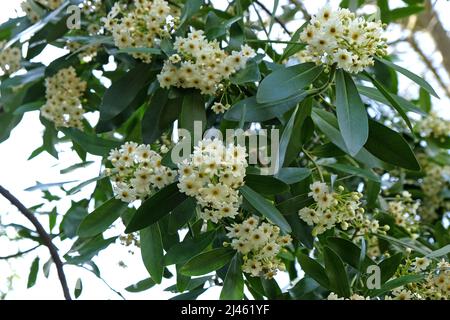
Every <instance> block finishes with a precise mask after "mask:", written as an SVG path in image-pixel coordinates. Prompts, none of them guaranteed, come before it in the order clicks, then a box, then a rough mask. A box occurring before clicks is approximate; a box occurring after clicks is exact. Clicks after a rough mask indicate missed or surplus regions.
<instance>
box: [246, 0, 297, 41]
mask: <svg viewBox="0 0 450 320" xmlns="http://www.w3.org/2000/svg"><path fill="white" fill-rule="evenodd" d="M255 3H256V4H257V5H258V6H259V7H260V8H261V9H263V10H264V11H265V12H266V13H267V14H268V15H269V16H272V12H271V11H270V10H269V9H267V7H266V6H265V5H264V4H263V3H261V2H260V1H258V0H255ZM273 18H274V20H275V22H276V23H278V24H279V25H280V26H281V28H283V30H284V32H286V33H287V34H288V35H291V32H290V31H289V29H288V28H287V27H286V25H285V24H284V22H283V21H281V20H280V19H278V17H275V16H274V17H273Z"/></svg>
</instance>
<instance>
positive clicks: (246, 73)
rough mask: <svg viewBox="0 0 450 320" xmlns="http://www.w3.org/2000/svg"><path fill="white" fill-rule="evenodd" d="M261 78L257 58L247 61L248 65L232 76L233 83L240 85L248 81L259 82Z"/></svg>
mask: <svg viewBox="0 0 450 320" xmlns="http://www.w3.org/2000/svg"><path fill="white" fill-rule="evenodd" d="M260 80H261V73H260V72H259V67H258V64H257V63H256V61H255V60H250V61H249V62H247V66H246V67H245V68H244V69H242V70H239V71H238V72H236V73H235V74H233V75H232V76H231V77H230V81H231V83H233V84H236V85H239V84H244V83H248V82H257V81H260Z"/></svg>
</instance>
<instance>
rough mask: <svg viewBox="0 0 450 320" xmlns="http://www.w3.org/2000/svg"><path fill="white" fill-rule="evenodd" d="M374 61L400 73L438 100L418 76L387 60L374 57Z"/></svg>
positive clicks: (431, 89)
mask: <svg viewBox="0 0 450 320" xmlns="http://www.w3.org/2000/svg"><path fill="white" fill-rule="evenodd" d="M375 59H376V60H378V61H380V62H382V63H384V64H385V65H387V66H388V67H391V68H392V69H394V70H395V71H397V72H400V73H401V74H403V75H404V76H406V77H408V78H409V79H411V80H412V81H414V82H415V83H417V84H418V85H419V86H420V87H422V88H423V89H424V90H426V91H427V92H428V93H429V94H431V95H433V96H435V97H436V98H439V96H438V95H437V93H436V91H434V89H433V87H432V86H431V85H430V84H429V83H428V82H426V81H425V80H424V79H422V78H421V77H419V76H418V75H416V74H414V73H412V72H411V71H409V70H407V69H405V68H403V67H400V66H398V65H396V64H395V63H392V62H391V61H389V60H386V59H382V58H377V57H375Z"/></svg>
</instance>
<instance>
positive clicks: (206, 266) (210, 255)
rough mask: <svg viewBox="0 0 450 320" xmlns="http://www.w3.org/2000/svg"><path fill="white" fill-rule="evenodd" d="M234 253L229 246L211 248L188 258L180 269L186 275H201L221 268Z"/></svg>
mask: <svg viewBox="0 0 450 320" xmlns="http://www.w3.org/2000/svg"><path fill="white" fill-rule="evenodd" d="M235 254H236V251H234V250H233V249H231V248H224V247H221V248H217V249H212V250H210V251H206V252H203V253H200V254H199V255H197V256H195V257H194V258H192V259H190V260H189V261H188V262H187V263H186V264H185V265H184V266H183V267H182V268H181V270H180V271H181V273H182V274H185V275H187V276H201V275H204V274H207V273H210V272H213V271H216V270H218V269H220V268H222V267H223V266H224V265H225V264H227V263H228V262H230V260H231V259H232V258H233V256H234V255H235Z"/></svg>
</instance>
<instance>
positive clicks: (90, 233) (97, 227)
mask: <svg viewBox="0 0 450 320" xmlns="http://www.w3.org/2000/svg"><path fill="white" fill-rule="evenodd" d="M127 209H128V205H127V203H125V202H123V201H121V200H119V199H115V198H113V199H110V200H108V201H106V202H105V203H103V204H102V205H101V206H100V207H98V208H97V209H95V210H94V211H93V212H92V213H90V214H89V215H88V216H87V217H86V218H84V220H83V221H82V222H81V224H80V226H79V228H78V232H77V233H78V235H79V236H80V237H82V238H87V237H94V236H96V235H98V234H99V233H102V232H104V231H106V230H107V229H108V228H109V227H110V226H111V225H112V224H113V223H114V221H116V220H117V219H118V218H119V217H120V216H121V215H122V214H123V213H124V212H125V211H126V210H127Z"/></svg>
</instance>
